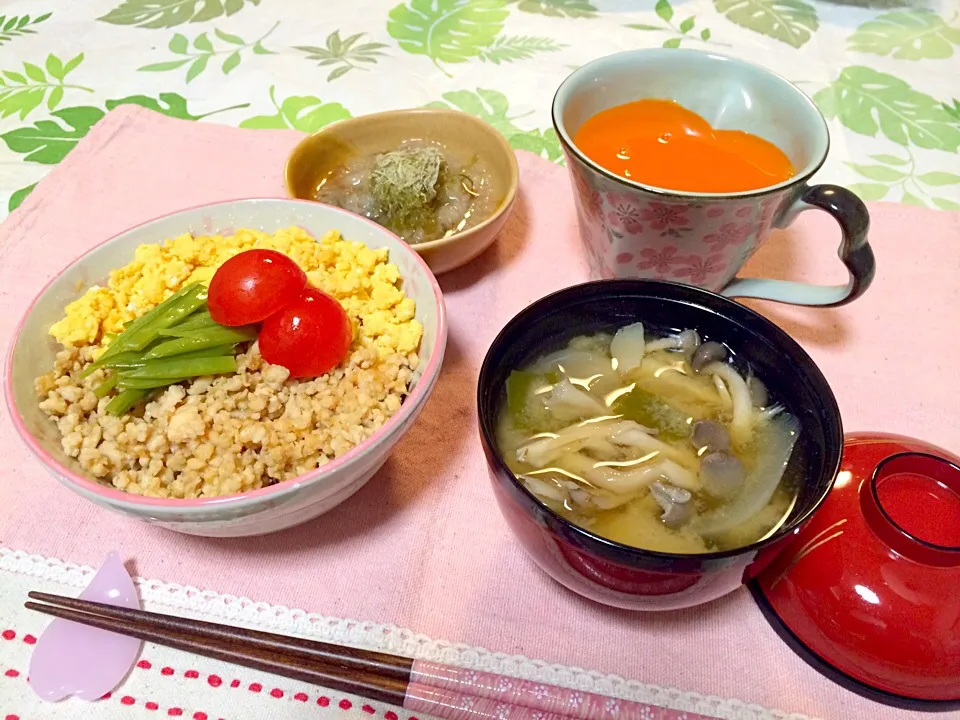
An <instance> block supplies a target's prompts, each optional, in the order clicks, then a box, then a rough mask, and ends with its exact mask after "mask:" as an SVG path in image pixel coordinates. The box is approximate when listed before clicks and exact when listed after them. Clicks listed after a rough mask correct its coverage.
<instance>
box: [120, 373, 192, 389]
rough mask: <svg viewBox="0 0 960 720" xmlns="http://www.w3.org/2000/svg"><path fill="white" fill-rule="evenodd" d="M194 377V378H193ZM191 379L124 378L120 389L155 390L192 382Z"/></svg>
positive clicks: (121, 380)
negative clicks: (188, 381)
mask: <svg viewBox="0 0 960 720" xmlns="http://www.w3.org/2000/svg"><path fill="white" fill-rule="evenodd" d="M193 377H196V376H193ZM193 377H181V378H132V377H124V378H121V379H120V388H121V389H122V390H156V389H157V388H165V387H169V386H170V385H176V384H178V383H182V382H185V381H187V380H192V379H193Z"/></svg>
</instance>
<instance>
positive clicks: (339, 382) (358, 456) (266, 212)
mask: <svg viewBox="0 0 960 720" xmlns="http://www.w3.org/2000/svg"><path fill="white" fill-rule="evenodd" d="M256 248H263V249H269V250H275V251H278V252H282V253H284V254H286V255H288V257H290V258H291V259H292V260H294V262H296V263H297V264H298V265H300V267H301V268H302V269H303V270H304V271H305V272H306V275H307V277H308V278H309V282H310V283H311V285H312V286H314V287H316V288H318V289H320V290H322V291H323V292H325V293H328V294H329V295H331V296H332V297H334V298H335V299H336V300H337V301H338V302H339V303H340V304H341V305H342V307H343V308H344V310H345V311H346V314H347V316H348V317H349V318H350V320H351V322H352V327H353V328H354V331H353V340H352V343H351V345H350V347H349V352H348V354H347V356H346V357H345V358H344V359H343V361H342V362H341V363H340V364H339V365H338V366H337V367H336V368H335V369H334V370H331V371H329V372H327V373H325V374H324V375H322V376H318V377H310V378H302V379H296V378H294V377H291V376H290V373H289V372H288V371H287V370H286V369H285V368H284V367H282V366H281V365H271V364H269V363H267V362H266V361H265V360H264V359H263V358H262V357H261V356H260V354H259V349H258V344H257V343H256V342H252V343H250V344H249V345H241V346H238V350H237V353H238V354H237V356H236V365H237V369H236V372H235V373H232V374H230V375H221V376H213V377H197V378H192V379H190V380H188V381H184V382H179V381H178V382H177V383H175V384H172V385H170V386H169V387H165V388H163V389H161V390H157V391H155V392H153V394H152V395H149V396H147V398H146V399H145V400H143V401H142V402H140V403H139V404H138V405H137V406H136V407H134V408H131V409H130V410H129V411H125V412H124V413H123V414H122V416H119V417H117V416H115V415H112V414H111V413H110V412H109V411H107V406H108V405H109V401H110V397H109V395H107V396H102V397H101V396H100V394H99V393H97V392H96V390H97V388H98V383H102V382H103V377H102V373H101V371H100V370H96V371H95V372H92V373H91V370H92V363H93V360H94V358H96V357H97V356H98V354H99V353H102V351H103V348H104V347H105V344H106V343H108V342H111V341H112V338H115V337H116V333H118V332H122V331H123V328H124V327H125V326H128V325H129V324H130V323H132V322H133V321H134V320H135V319H136V318H137V317H138V316H141V315H143V314H144V313H147V312H149V311H150V310H151V309H152V308H154V307H156V306H157V305H158V303H160V302H162V301H163V300H164V299H165V298H168V297H170V296H171V295H172V294H174V293H176V292H178V291H179V290H182V288H183V287H187V286H188V284H189V283H196V282H200V283H208V282H209V281H210V277H211V276H212V274H213V273H214V272H215V270H216V269H217V267H218V266H219V265H220V264H222V263H223V262H224V261H226V260H227V259H228V258H230V257H232V256H234V255H236V254H238V253H241V252H243V251H245V250H248V249H256ZM446 337H447V326H446V319H445V312H444V306H443V300H442V297H441V293H440V288H439V286H438V285H437V282H436V280H435V278H434V276H433V274H432V273H431V272H430V270H429V268H428V267H427V265H426V263H424V261H423V260H422V259H421V258H420V256H419V255H418V254H417V253H416V252H414V251H413V250H412V249H411V248H410V246H409V245H407V244H406V243H404V242H403V241H402V240H400V239H399V238H398V237H396V236H395V235H393V234H392V233H390V232H389V231H387V230H385V229H384V228H382V227H381V226H379V225H377V224H375V223H373V222H370V221H368V220H366V219H364V218H361V217H358V216H356V215H354V214H351V213H349V212H346V211H344V210H340V209H338V208H333V207H329V206H326V205H321V204H318V203H310V202H301V201H296V200H279V199H271V200H240V201H231V202H221V203H217V204H213V205H206V206H202V207H197V208H193V209H190V210H184V211H181V212H177V213H174V214H172V215H168V216H165V217H161V218H159V219H156V220H153V221H150V222H148V223H145V224H143V225H140V226H138V227H135V228H133V229H131V230H128V231H126V232H124V233H121V234H120V235H117V236H116V237H114V238H112V239H110V240H107V241H106V242H104V243H103V244H101V245H99V246H98V247H96V248H94V249H93V250H91V251H90V252H89V253H87V254H85V255H83V256H82V257H81V258H79V259H78V260H76V261H74V262H73V263H72V264H70V265H69V266H68V267H67V268H66V269H65V270H63V271H62V272H61V273H60V274H59V275H57V276H56V277H55V278H54V279H53V280H52V281H51V282H50V283H49V284H48V285H47V287H45V288H44V289H43V290H42V291H41V292H40V294H39V295H38V296H37V298H36V299H35V301H34V302H33V304H32V305H31V307H30V308H29V310H28V311H27V313H26V315H25V316H24V318H23V319H22V321H21V323H20V325H19V327H18V329H17V333H16V336H15V338H14V341H13V343H12V345H11V348H10V350H9V354H8V357H7V365H6V373H5V385H6V388H5V389H6V398H7V404H8V408H9V411H10V414H11V417H12V418H13V423H14V426H15V428H16V429H17V431H18V432H19V434H20V435H21V437H22V438H23V440H24V441H25V442H26V444H27V445H28V447H29V448H30V450H31V451H32V452H33V454H34V455H35V456H36V457H37V459H38V460H39V461H40V462H41V463H42V464H43V465H44V466H45V467H46V469H47V470H48V471H49V472H50V473H51V474H52V475H53V476H54V477H55V478H56V479H57V480H58V481H60V482H61V483H62V484H63V485H65V486H66V487H67V488H69V489H70V490H72V491H73V492H76V493H78V494H79V495H81V496H82V497H85V498H87V499H88V500H91V501H93V502H94V503H96V504H97V505H100V506H101V507H104V508H107V509H109V510H112V511H114V512H118V513H121V514H123V515H126V516H129V517H134V518H137V519H140V520H143V521H146V522H150V523H154V524H158V525H161V526H163V527H166V528H169V529H171V530H175V531H178V532H183V533H188V534H194V535H204V536H210V537H234V536H247V535H259V534H265V533H270V532H275V531H277V530H282V529H285V528H288V527H292V526H294V525H298V524H300V523H303V522H305V521H307V520H311V519H313V518H316V517H317V516H319V515H321V514H323V513H324V512H326V511H328V510H329V509H331V508H333V507H334V506H336V505H337V504H339V503H341V502H343V501H344V500H346V499H347V498H348V497H350V496H351V495H352V494H353V493H355V492H356V491H357V490H359V489H360V488H361V487H362V486H363V485H364V484H365V483H366V482H367V481H368V480H370V479H371V477H373V476H374V474H375V473H376V472H377V470H378V469H379V468H380V467H381V466H382V465H383V463H384V462H385V461H386V459H387V457H388V455H389V453H390V451H391V450H392V449H393V447H394V446H395V445H396V443H397V442H398V441H399V440H400V439H401V438H402V437H403V435H404V434H405V433H406V432H407V430H409V428H410V427H411V426H412V424H413V423H414V422H415V421H416V418H417V416H418V415H419V413H420V411H421V410H422V409H423V406H424V403H425V402H426V401H427V398H428V397H429V396H430V393H431V391H432V390H433V387H434V385H435V383H436V381H437V378H438V376H439V373H440V366H441V363H442V361H443V354H444V348H445V344H446Z"/></svg>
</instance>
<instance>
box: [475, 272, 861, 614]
mask: <svg viewBox="0 0 960 720" xmlns="http://www.w3.org/2000/svg"><path fill="white" fill-rule="evenodd" d="M637 321H641V322H644V323H645V324H647V325H648V326H651V327H655V328H660V329H664V330H680V329H684V328H696V329H697V331H698V332H699V333H700V334H701V336H703V337H706V338H710V339H713V340H717V341H721V342H724V343H726V344H727V345H728V346H729V347H730V348H731V350H732V351H733V352H734V355H735V357H734V363H735V364H736V365H738V366H739V367H740V369H741V371H743V370H744V369H745V366H746V364H747V363H749V365H750V367H751V368H752V370H753V372H754V373H755V374H756V376H757V377H758V378H760V379H761V380H763V382H764V383H765V384H766V385H767V386H768V389H769V390H770V392H771V394H772V396H773V397H774V398H775V399H776V400H777V401H778V402H780V403H782V404H783V405H784V406H786V408H787V409H788V410H789V411H790V412H791V413H793V414H794V415H795V416H796V417H797V418H798V419H799V420H800V423H801V433H800V437H799V440H798V442H797V445H796V447H795V448H794V452H793V455H792V457H791V459H790V462H791V463H799V464H800V466H801V468H802V469H803V470H802V475H801V477H802V482H801V487H800V488H799V496H798V500H797V502H796V503H795V505H794V508H793V510H792V511H791V513H790V515H789V517H788V518H787V521H786V522H785V523H784V524H783V525H782V526H781V528H780V529H779V530H777V531H776V532H775V533H774V534H772V535H771V536H770V537H768V538H766V539H763V540H761V541H759V542H755V543H753V544H751V545H747V546H745V547H741V548H737V549H734V550H726V551H723V552H712V553H705V554H697V555H677V554H671V553H664V552H655V551H651V550H642V549H639V548H635V547H630V546H627V545H622V544H620V543H617V542H613V541H612V540H607V539H605V538H603V537H599V536H597V535H595V534H593V533H591V532H590V531H588V530H585V529H583V528H581V527H578V526H576V525H574V524H572V523H571V522H569V521H567V520H565V519H564V518H562V517H561V516H559V515H557V514H556V513H554V512H553V511H552V510H550V509H549V508H548V507H547V506H545V505H544V504H543V503H541V502H540V501H539V500H538V499H537V498H536V497H535V496H534V495H533V494H531V493H530V492H529V491H528V490H527V489H526V488H525V487H524V486H523V484H522V483H520V482H519V481H518V480H517V479H516V477H515V476H514V475H513V473H512V472H511V471H510V469H509V468H508V467H507V465H506V463H505V462H504V459H503V456H502V455H501V453H500V451H499V449H498V448H497V443H496V424H497V416H498V414H499V412H500V410H501V408H502V407H503V405H504V403H505V402H506V391H505V382H506V379H507V376H508V375H509V374H510V372H511V371H512V370H514V369H517V368H519V367H522V366H523V365H525V364H526V363H527V362H529V361H530V360H533V359H535V358H536V357H538V356H539V355H541V354H543V353H546V352H550V351H553V350H558V349H560V348H562V347H563V346H564V345H566V343H567V342H568V341H569V340H570V339H571V338H573V337H575V336H577V335H583V334H586V333H594V332H604V331H614V330H616V329H617V328H619V327H622V326H624V325H627V324H629V323H634V322H637ZM477 411H478V414H479V425H480V436H481V441H482V443H483V448H484V452H485V454H486V458H487V464H488V467H489V471H490V478H491V481H492V484H493V490H494V495H495V496H496V500H497V503H498V505H499V507H500V511H501V513H502V514H503V517H504V519H505V520H506V521H507V524H508V525H509V526H510V529H511V530H512V531H513V532H514V534H515V535H516V536H517V538H518V539H519V540H520V544H521V545H523V547H524V548H525V549H526V551H527V552H528V553H530V555H531V556H532V557H533V559H534V560H535V561H536V563H537V564H538V565H539V566H540V567H541V568H542V569H543V570H544V571H546V572H547V573H548V574H549V575H550V576H551V577H553V579H554V580H556V581H557V582H559V583H560V584H562V585H564V586H566V587H567V588H569V589H570V590H573V591H574V592H576V593H579V594H580V595H582V596H584V597H587V598H590V599H591V600H596V601H597V602H600V603H604V604H606V605H612V606H614V607H619V608H626V609H630V610H675V609H680V608H685V607H691V606H694V605H700V604H702V603H706V602H709V601H711V600H714V599H716V598H719V597H721V596H722V595H726V594H727V593H729V592H732V591H733V590H736V589H737V588H739V587H740V586H741V585H743V584H744V583H745V582H747V581H748V580H750V579H752V578H753V577H754V576H755V575H756V574H757V573H759V572H760V571H761V570H762V569H763V568H764V567H766V566H767V565H768V564H769V563H770V562H771V561H772V560H773V559H774V557H775V556H776V555H777V553H778V552H779V551H780V549H781V548H782V544H783V543H784V541H785V540H787V539H788V538H789V537H791V536H792V535H794V534H795V533H796V532H797V531H798V530H799V529H800V528H801V527H802V526H803V525H804V524H805V523H806V522H807V521H808V520H809V519H810V517H811V516H812V515H813V514H814V513H815V512H816V511H817V509H818V508H819V507H820V505H821V504H822V503H823V501H824V499H825V498H826V497H827V494H828V493H829V492H830V490H831V488H832V487H833V482H834V478H835V477H836V475H837V472H838V471H839V467H840V458H841V454H842V450H843V429H842V426H841V422H840V410H839V408H838V407H837V401H836V399H835V398H834V395H833V392H832V391H831V390H830V386H829V385H828V384H827V381H826V379H825V378H824V377H823V374H822V373H821V372H820V370H819V369H818V368H817V366H816V365H815V364H814V362H813V360H812V359H811V358H810V356H809V355H807V353H806V352H804V350H803V348H801V347H800V346H799V345H798V344H797V343H796V342H794V341H793V340H792V339H791V338H790V337H789V336H788V335H787V334H786V333H784V332H783V331H782V330H781V329H780V328H778V327H777V326H776V325H774V324H773V323H771V322H770V321H769V320H767V319H766V318H764V317H762V316H761V315H758V314H757V313H755V312H753V311H752V310H750V309H749V308H746V307H744V306H743V305H740V304H738V303H736V302H734V301H732V300H728V299H727V298H725V297H722V296H720V295H717V294H715V293H713V292H710V291H709V290H704V289H701V288H696V287H692V286H688V285H680V284H676V283H671V282H663V281H656V280H638V279H625V280H599V281H595V282H589V283H586V284H583V285H576V286H574V287H569V288H566V289H564V290H561V291H559V292H556V293H554V294H552V295H548V296H547V297H545V298H543V299H541V300H539V301H537V302H535V303H533V304H532V305H530V306H528V307H527V308H526V309H524V310H523V311H522V312H520V313H519V314H518V315H517V316H516V317H514V318H513V319H512V320H511V321H510V322H509V323H507V325H506V327H504V328H503V330H502V331H501V332H500V334H499V335H498V336H497V337H496V339H495V340H494V341H493V344H492V345H491V346H490V349H489V350H488V352H487V355H486V358H485V359H484V362H483V366H482V368H481V370H480V379H479V382H478V387H477Z"/></svg>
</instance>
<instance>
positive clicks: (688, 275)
mask: <svg viewBox="0 0 960 720" xmlns="http://www.w3.org/2000/svg"><path fill="white" fill-rule="evenodd" d="M682 262H683V264H684V267H682V268H679V269H678V270H674V271H673V277H675V278H684V279H686V280H688V281H689V282H690V284H691V285H703V284H704V283H705V282H706V280H707V278H709V277H711V276H713V275H717V274H719V273H721V272H723V271H724V270H725V269H726V263H724V262H723V255H719V254H717V255H710V256H708V257H704V256H702V255H688V256H687V257H685V258H683V259H682Z"/></svg>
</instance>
